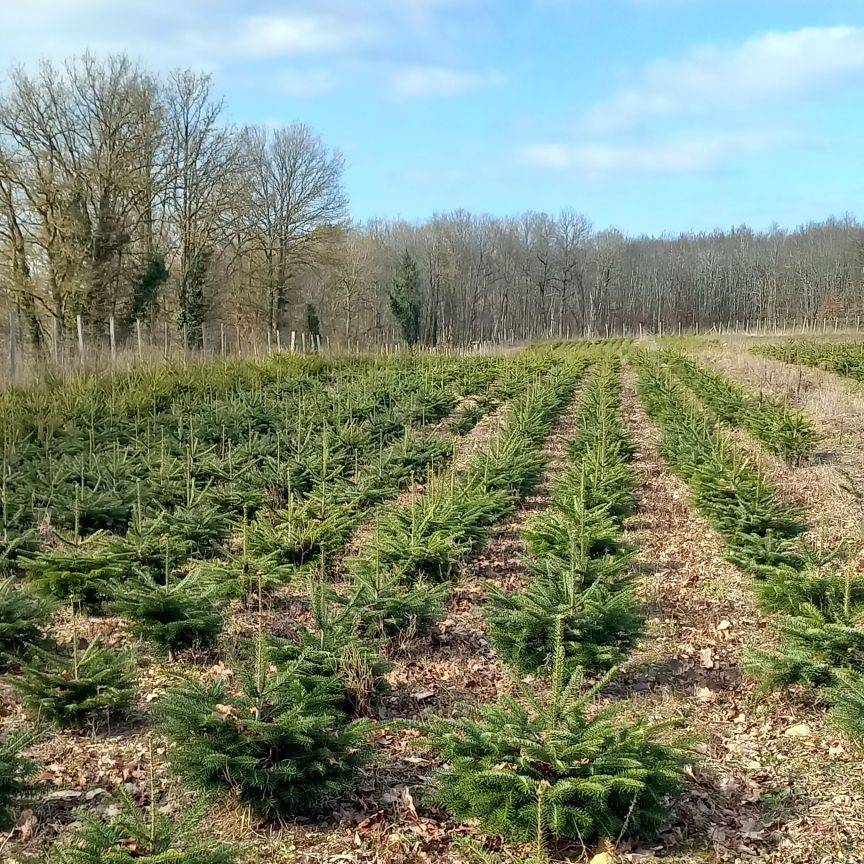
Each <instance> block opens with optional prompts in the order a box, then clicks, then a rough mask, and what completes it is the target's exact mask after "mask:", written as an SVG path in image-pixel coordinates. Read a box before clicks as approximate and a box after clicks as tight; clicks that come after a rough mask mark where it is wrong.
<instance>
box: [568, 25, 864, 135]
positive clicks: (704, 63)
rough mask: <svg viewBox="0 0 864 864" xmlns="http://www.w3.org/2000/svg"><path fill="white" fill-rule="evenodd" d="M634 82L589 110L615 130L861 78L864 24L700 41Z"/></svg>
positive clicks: (590, 124)
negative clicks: (724, 42)
mask: <svg viewBox="0 0 864 864" xmlns="http://www.w3.org/2000/svg"><path fill="white" fill-rule="evenodd" d="M633 77H634V79H635V81H636V82H637V83H635V84H634V85H633V86H632V87H628V88H625V89H623V90H621V91H619V92H618V93H617V94H615V95H614V96H613V97H612V98H611V99H610V100H608V101H606V102H604V103H601V104H599V105H596V106H595V107H594V108H592V109H590V110H589V111H588V112H587V113H586V115H585V116H584V118H583V119H584V121H585V124H586V126H587V128H589V129H593V130H595V131H604V130H614V129H621V128H626V127H629V126H632V125H634V124H636V123H638V122H640V121H643V120H648V119H651V118H658V117H674V116H680V115H684V116H701V115H705V116H707V115H711V114H714V113H715V112H717V111H718V110H722V111H726V112H744V111H748V110H753V109H754V108H756V107H759V106H765V105H766V104H768V105H770V104H771V103H773V102H779V101H784V100H788V99H790V98H801V97H805V96H809V95H813V94H816V93H819V92H822V91H823V90H825V89H826V88H828V87H833V86H840V85H843V84H854V83H856V82H861V81H862V80H864V28H862V27H808V28H804V29H801V30H793V31H786V32H769V33H764V34H762V35H759V36H756V37H753V38H751V39H748V40H746V41H745V42H742V43H740V44H739V45H735V46H731V47H720V46H717V45H703V46H701V47H698V48H694V49H693V50H691V51H689V52H688V53H687V54H685V55H684V56H683V57H681V58H679V59H676V60H659V61H655V62H652V63H648V64H646V65H645V66H643V67H642V68H641V69H639V70H637V72H636V73H635V74H634V76H633Z"/></svg>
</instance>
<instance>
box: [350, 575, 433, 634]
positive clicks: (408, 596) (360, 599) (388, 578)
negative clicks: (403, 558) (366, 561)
mask: <svg viewBox="0 0 864 864" xmlns="http://www.w3.org/2000/svg"><path fill="white" fill-rule="evenodd" d="M445 595H446V587H445V586H444V585H434V584H428V583H426V582H423V581H420V582H416V583H413V584H407V585H406V584H404V583H403V580H402V579H401V578H400V577H399V574H398V573H396V574H394V573H392V572H389V571H378V572H373V571H368V572H362V573H357V574H356V575H355V578H354V582H353V584H352V585H351V587H350V588H349V589H348V592H347V594H346V595H344V596H341V595H340V596H339V597H338V598H337V599H338V602H340V603H343V604H345V607H346V609H347V610H348V615H349V616H350V617H351V618H352V619H353V622H354V627H355V628H356V630H357V631H358V632H359V633H360V634H362V635H363V636H364V637H365V638H367V639H392V638H394V637H396V636H399V635H405V636H419V635H422V634H424V633H426V632H428V631H429V629H430V628H431V627H432V625H433V624H434V623H435V622H436V621H438V620H440V619H441V618H443V617H444V598H445Z"/></svg>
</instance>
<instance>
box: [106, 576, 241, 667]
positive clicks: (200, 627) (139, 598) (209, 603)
mask: <svg viewBox="0 0 864 864" xmlns="http://www.w3.org/2000/svg"><path fill="white" fill-rule="evenodd" d="M111 608H112V610H113V611H114V612H115V613H116V614H117V615H121V616H123V617H124V618H129V619H130V620H131V622H132V629H133V631H134V632H135V633H136V634H137V635H138V636H141V637H142V638H143V639H147V640H149V641H151V642H155V643H156V644H157V645H159V646H161V647H162V648H165V649H166V650H169V651H171V650H175V649H178V648H187V647H192V646H199V647H206V646H208V645H212V644H213V642H214V641H215V640H216V637H217V636H218V635H219V631H220V630H221V629H222V623H223V620H224V614H225V613H224V606H223V604H222V603H221V602H220V601H219V598H218V596H217V594H216V591H215V589H214V586H213V584H212V582H210V581H209V580H208V579H207V578H206V574H205V573H203V572H202V571H200V570H193V571H192V572H191V573H190V574H188V575H186V576H181V577H175V576H174V575H173V574H171V573H170V572H169V571H168V569H167V567H166V573H165V580H164V584H162V585H160V584H158V583H157V582H155V581H153V579H150V578H149V577H147V578H145V579H142V580H141V581H140V582H136V583H133V584H132V585H129V586H127V587H125V588H124V589H123V592H122V594H121V596H120V597H119V598H118V599H117V600H115V601H114V602H113V603H112V604H111Z"/></svg>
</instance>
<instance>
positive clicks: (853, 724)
mask: <svg viewBox="0 0 864 864" xmlns="http://www.w3.org/2000/svg"><path fill="white" fill-rule="evenodd" d="M829 696H830V699H831V702H832V704H833V707H832V709H831V715H830V717H831V721H832V722H833V724H834V725H835V726H836V727H837V728H838V729H840V731H841V732H845V733H846V734H847V735H849V736H850V737H851V738H856V739H861V738H864V675H862V674H861V673H860V672H852V671H851V670H849V669H841V670H838V671H837V672H836V673H835V676H834V687H833V688H832V689H831V692H830V694H829Z"/></svg>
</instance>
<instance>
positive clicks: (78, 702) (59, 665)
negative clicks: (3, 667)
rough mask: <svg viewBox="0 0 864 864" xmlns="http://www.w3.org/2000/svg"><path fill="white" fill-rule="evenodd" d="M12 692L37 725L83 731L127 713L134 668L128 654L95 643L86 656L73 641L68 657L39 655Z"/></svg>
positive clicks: (50, 653)
mask: <svg viewBox="0 0 864 864" xmlns="http://www.w3.org/2000/svg"><path fill="white" fill-rule="evenodd" d="M12 686H13V687H14V689H15V690H16V691H17V692H18V694H19V695H20V697H21V699H22V701H23V702H24V704H25V705H26V706H27V708H28V710H29V711H30V713H31V714H32V716H33V718H34V719H35V720H37V721H42V722H46V723H53V724H56V725H58V726H71V727H80V726H82V725H83V724H84V723H86V722H87V721H94V722H95V721H98V720H99V719H103V718H106V719H107V718H110V717H111V716H117V715H122V714H123V713H125V712H126V710H127V709H128V708H129V706H130V705H131V704H132V701H133V699H134V698H135V693H136V689H137V682H136V675H135V663H134V660H133V658H132V655H131V653H130V652H128V651H119V650H116V649H113V648H103V647H102V646H101V645H100V644H99V643H98V641H96V640H94V641H92V642H90V644H89V645H87V647H86V648H85V649H84V650H83V651H82V650H80V649H79V648H78V645H77V639H74V640H73V645H72V648H71V650H70V651H68V652H63V653H60V652H55V651H47V650H44V649H41V648H37V649H35V650H34V654H33V658H32V660H31V661H30V662H29V663H28V664H27V665H26V666H24V667H22V669H21V672H20V674H19V675H16V676H15V678H14V679H13V681H12Z"/></svg>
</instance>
